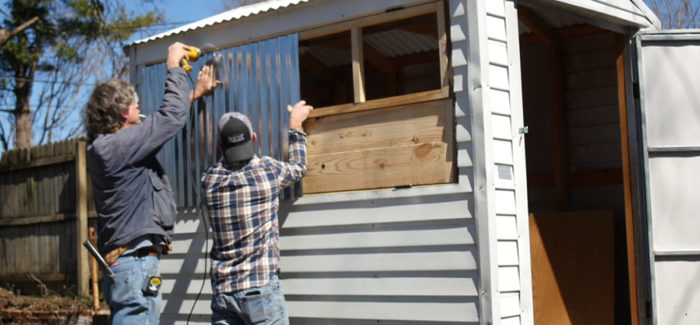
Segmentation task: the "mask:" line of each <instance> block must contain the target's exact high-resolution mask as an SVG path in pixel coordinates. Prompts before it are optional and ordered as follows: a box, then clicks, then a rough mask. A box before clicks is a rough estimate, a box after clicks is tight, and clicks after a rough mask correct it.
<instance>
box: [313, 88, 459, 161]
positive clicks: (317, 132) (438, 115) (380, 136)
mask: <svg viewBox="0 0 700 325" xmlns="http://www.w3.org/2000/svg"><path fill="white" fill-rule="evenodd" d="M450 104H451V100H441V101H430V102H424V103H418V104H410V105H404V106H399V107H395V108H387V109H382V110H378V111H366V112H357V113H349V114H341V115H335V116H326V117H318V118H312V119H309V120H308V121H307V122H306V123H305V124H304V129H305V130H306V132H307V133H308V134H309V137H308V141H307V142H308V143H307V150H308V155H309V156H318V155H325V154H329V153H337V152H346V151H362V150H366V149H372V148H378V147H392V146H402V145H413V144H417V143H426V142H437V141H444V140H445V129H444V128H445V126H446V122H447V120H446V118H447V117H446V114H445V113H446V112H447V111H448V110H449V108H448V107H449V106H451V105H450Z"/></svg>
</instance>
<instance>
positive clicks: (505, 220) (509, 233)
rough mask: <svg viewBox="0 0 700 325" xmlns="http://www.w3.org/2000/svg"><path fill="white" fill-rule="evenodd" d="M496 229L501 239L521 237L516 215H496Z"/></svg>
mask: <svg viewBox="0 0 700 325" xmlns="http://www.w3.org/2000/svg"><path fill="white" fill-rule="evenodd" d="M496 229H497V230H498V239H500V240H506V239H511V240H514V239H518V238H519V236H518V224H517V220H516V216H496Z"/></svg>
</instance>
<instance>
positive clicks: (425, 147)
mask: <svg viewBox="0 0 700 325" xmlns="http://www.w3.org/2000/svg"><path fill="white" fill-rule="evenodd" d="M432 150H433V146H432V145H431V144H430V143H424V144H422V145H420V146H418V147H417V148H416V149H414V150H413V153H414V154H415V155H416V157H418V158H425V157H426V156H427V155H428V154H429V153H430V151H432Z"/></svg>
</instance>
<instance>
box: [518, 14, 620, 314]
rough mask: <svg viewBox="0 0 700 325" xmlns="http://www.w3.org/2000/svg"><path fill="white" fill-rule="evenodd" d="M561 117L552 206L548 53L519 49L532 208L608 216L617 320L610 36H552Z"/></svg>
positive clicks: (616, 129) (616, 130) (614, 90)
mask: <svg viewBox="0 0 700 325" xmlns="http://www.w3.org/2000/svg"><path fill="white" fill-rule="evenodd" d="M558 35H559V37H560V40H561V69H562V74H563V79H564V80H563V83H564V86H563V96H564V112H565V121H564V123H565V126H564V127H565V130H566V132H565V141H566V146H565V148H566V157H567V164H566V166H565V170H564V172H565V175H566V186H567V195H566V199H567V206H566V207H565V208H564V210H562V207H560V206H558V205H557V201H556V197H557V195H556V189H555V182H554V171H555V166H554V161H555V160H554V158H553V157H554V156H555V151H554V150H555V149H554V147H555V145H554V143H553V141H552V139H553V138H554V136H553V132H554V128H553V124H554V121H553V120H552V113H551V105H550V102H551V96H552V94H551V92H550V90H549V89H548V88H549V87H550V86H549V85H550V84H551V82H552V80H551V73H550V69H549V68H550V66H549V65H548V61H547V60H548V58H549V56H550V55H549V53H548V51H547V47H546V46H547V45H545V44H544V43H534V44H532V43H527V44H524V45H523V46H522V48H521V52H522V62H523V63H522V71H523V93H524V96H523V98H524V111H525V117H526V124H527V125H528V126H529V127H530V133H529V134H528V136H527V159H528V163H527V171H528V194H529V206H530V211H531V212H534V213H538V212H553V211H590V210H611V211H613V212H614V228H615V243H614V250H615V251H614V255H615V279H616V280H615V305H616V306H615V317H616V322H625V321H626V320H627V319H628V316H626V315H625V313H626V312H627V311H628V310H629V297H628V292H629V288H628V287H629V286H628V283H627V265H626V259H627V255H626V242H625V233H624V229H625V220H624V218H625V211H624V202H625V198H624V189H623V185H622V181H623V180H622V154H621V150H622V149H621V148H622V147H621V139H620V117H619V105H618V85H617V68H616V62H617V61H616V60H617V55H618V51H617V50H616V40H615V33H613V32H609V31H604V30H602V29H598V28H593V27H590V26H575V27H572V28H570V29H568V30H566V29H565V30H561V31H558Z"/></svg>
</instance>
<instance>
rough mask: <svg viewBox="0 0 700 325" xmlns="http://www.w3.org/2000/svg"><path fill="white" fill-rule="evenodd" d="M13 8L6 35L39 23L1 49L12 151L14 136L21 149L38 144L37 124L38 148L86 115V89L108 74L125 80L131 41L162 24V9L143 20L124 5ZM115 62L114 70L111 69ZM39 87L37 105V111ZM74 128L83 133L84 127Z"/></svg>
mask: <svg viewBox="0 0 700 325" xmlns="http://www.w3.org/2000/svg"><path fill="white" fill-rule="evenodd" d="M6 7H7V8H9V17H8V18H6V19H5V20H4V21H3V27H4V28H5V29H6V30H10V29H15V28H17V27H18V26H19V25H21V24H22V23H23V22H27V21H29V20H30V19H32V18H33V17H38V22H36V23H34V24H33V25H31V26H29V27H27V28H26V29H25V30H23V31H21V32H19V33H17V35H16V36H15V37H13V38H11V39H10V40H9V41H7V43H5V45H4V46H2V48H0V65H1V66H0V71H2V73H3V76H2V79H0V103H2V104H4V105H3V109H2V110H1V112H4V113H6V114H9V115H10V120H12V121H13V122H14V123H13V126H11V127H9V126H8V125H5V126H3V125H2V124H0V141H1V143H2V145H3V150H5V149H8V148H9V147H10V143H11V139H12V138H14V147H15V148H28V147H31V146H32V144H33V136H32V134H33V132H32V126H35V127H36V128H37V129H38V130H39V134H40V141H39V143H43V142H44V141H51V138H52V136H53V133H54V131H55V130H56V128H60V127H62V126H65V125H64V124H65V122H66V117H67V116H68V113H70V112H74V111H76V110H79V108H78V107H77V105H78V104H79V102H78V98H79V96H78V94H80V92H81V90H82V89H83V86H85V85H87V83H88V82H89V81H91V80H92V81H94V80H95V79H96V78H100V77H103V76H104V75H105V74H111V75H113V76H115V77H122V76H124V75H125V73H126V65H125V60H124V55H123V53H122V52H121V51H122V50H121V48H122V46H123V45H124V42H125V41H126V40H128V39H129V38H130V37H131V35H132V34H133V33H134V32H136V31H138V30H139V29H141V28H142V27H145V26H152V25H154V24H156V23H158V22H160V21H162V19H163V18H162V14H161V13H160V12H158V11H156V10H153V11H149V12H146V13H144V14H141V15H136V14H134V13H133V12H127V10H126V7H125V5H124V4H123V3H122V2H121V1H105V0H9V1H7V3H6ZM108 61H111V64H112V66H111V71H108V70H105V69H104V66H105V65H106V63H110V62H108ZM36 86H39V87H37V89H38V90H39V93H38V96H37V97H38V103H37V104H35V107H32V105H31V104H30V99H32V92H33V89H34V87H36ZM32 113H37V114H32ZM38 113H41V114H38ZM74 124H77V125H78V127H75V126H74V129H75V130H74V131H77V130H78V129H79V124H80V123H74ZM69 134H70V132H69ZM73 134H74V133H73Z"/></svg>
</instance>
